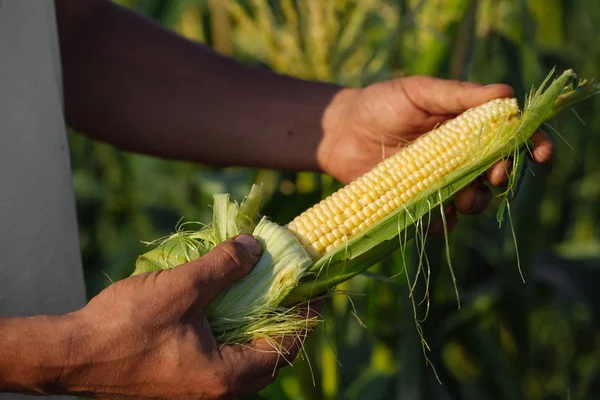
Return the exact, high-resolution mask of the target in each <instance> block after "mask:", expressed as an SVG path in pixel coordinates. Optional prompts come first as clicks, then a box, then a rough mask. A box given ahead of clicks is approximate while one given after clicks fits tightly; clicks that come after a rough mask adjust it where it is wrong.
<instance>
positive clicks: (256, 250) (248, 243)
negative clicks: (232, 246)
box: [233, 235, 262, 258]
mask: <svg viewBox="0 0 600 400" xmlns="http://www.w3.org/2000/svg"><path fill="white" fill-rule="evenodd" d="M233 241H234V242H237V243H239V244H241V245H242V246H244V248H245V249H246V251H247V252H248V253H250V254H251V255H252V256H254V257H256V258H258V257H260V254H261V253H262V246H261V245H260V243H259V242H258V240H256V239H254V238H253V237H252V236H251V235H240V236H238V237H236V238H235V239H234V240H233Z"/></svg>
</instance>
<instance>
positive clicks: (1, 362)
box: [0, 316, 75, 395]
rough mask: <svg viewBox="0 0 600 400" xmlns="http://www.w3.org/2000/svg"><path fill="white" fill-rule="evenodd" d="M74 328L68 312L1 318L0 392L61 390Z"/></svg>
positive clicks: (61, 391)
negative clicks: (65, 313) (59, 314)
mask: <svg viewBox="0 0 600 400" xmlns="http://www.w3.org/2000/svg"><path fill="white" fill-rule="evenodd" d="M74 331H75V330H74V329H73V322H72V320H71V317H70V316H36V317H19V318H0V393H2V392H14V393H25V394H39V395H44V394H60V393H63V392H64V388H63V387H62V383H61V378H62V375H63V372H64V368H65V366H66V365H68V362H69V358H70V356H71V349H72V345H71V343H72V341H73V335H74Z"/></svg>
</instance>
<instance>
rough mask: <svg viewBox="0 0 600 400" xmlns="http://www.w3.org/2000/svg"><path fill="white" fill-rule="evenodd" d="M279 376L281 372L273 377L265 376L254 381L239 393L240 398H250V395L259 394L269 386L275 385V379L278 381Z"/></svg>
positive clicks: (277, 372)
mask: <svg viewBox="0 0 600 400" xmlns="http://www.w3.org/2000/svg"><path fill="white" fill-rule="evenodd" d="M277 375H279V371H276V372H275V373H274V374H272V375H265V376H262V377H260V378H256V379H253V380H252V381H251V382H249V383H248V384H247V385H246V386H244V387H242V388H241V389H240V390H239V391H238V393H237V395H238V396H248V395H251V394H254V393H257V392H259V391H261V390H263V389H264V388H266V387H267V386H269V385H270V384H271V383H273V382H274V381H275V379H277Z"/></svg>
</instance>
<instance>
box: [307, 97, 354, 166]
mask: <svg viewBox="0 0 600 400" xmlns="http://www.w3.org/2000/svg"><path fill="white" fill-rule="evenodd" d="M360 93H361V89H356V88H342V89H340V90H339V91H338V92H337V93H336V94H335V96H333V97H332V99H331V102H330V103H329V105H328V106H327V108H326V109H325V111H324V112H323V118H322V130H323V133H322V138H321V142H320V143H319V147H318V149H317V154H316V156H317V164H318V167H319V169H320V170H321V171H323V172H325V173H328V174H330V175H333V176H336V173H335V171H333V170H332V168H331V165H330V164H331V159H332V155H333V152H334V148H335V147H336V146H335V145H336V143H337V142H338V141H339V140H344V139H343V135H344V134H345V133H347V132H344V129H346V128H344V127H343V124H344V122H346V121H348V120H349V119H350V118H351V114H352V113H353V107H352V104H353V103H355V101H356V98H357V97H358V96H359V95H360Z"/></svg>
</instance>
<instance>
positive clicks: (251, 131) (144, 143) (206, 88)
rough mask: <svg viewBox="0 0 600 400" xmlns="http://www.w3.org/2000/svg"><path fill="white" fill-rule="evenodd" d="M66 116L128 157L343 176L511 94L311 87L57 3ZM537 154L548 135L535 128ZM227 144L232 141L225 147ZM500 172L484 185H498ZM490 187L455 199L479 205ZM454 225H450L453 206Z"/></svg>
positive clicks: (422, 80) (125, 16)
mask: <svg viewBox="0 0 600 400" xmlns="http://www.w3.org/2000/svg"><path fill="white" fill-rule="evenodd" d="M56 4H57V14H58V20H59V27H60V41H61V48H62V56H63V68H64V75H65V91H66V93H65V99H66V117H67V120H68V122H69V123H70V124H71V125H72V126H73V127H74V128H76V129H78V130H80V131H81V132H84V133H85V134H87V135H89V136H91V137H93V138H95V139H98V140H101V141H106V142H109V143H112V144H114V145H116V146H118V147H121V148H124V149H128V150H131V151H135V152H140V153H146V154H152V155H155V156H160V157H167V158H173V159H182V160H190V161H197V162H202V163H208V164H212V165H243V166H251V167H264V168H274V169H286V170H295V171H298V170H309V171H323V172H326V173H329V174H331V175H333V176H334V177H336V178H337V179H339V180H341V181H342V182H346V183H347V182H349V181H351V180H352V179H354V178H355V177H357V176H359V175H360V174H362V173H365V172H367V171H368V170H370V169H371V168H372V167H373V166H374V165H375V164H376V163H377V162H378V161H380V160H381V157H382V144H383V145H384V148H385V153H386V155H390V154H392V153H394V152H396V151H398V150H399V148H400V147H401V145H400V144H404V143H406V142H407V141H410V140H413V139H414V138H416V137H417V136H419V135H421V134H423V133H425V132H427V131H429V130H431V129H432V128H434V127H435V125H437V124H439V123H440V122H442V121H444V120H446V119H448V118H452V117H454V116H456V115H457V114H460V113H461V112H463V111H465V110H467V109H469V108H471V107H475V106H477V105H479V104H481V103H483V102H485V101H488V100H491V99H494V98H497V97H508V96H511V95H512V88H510V87H509V86H507V85H502V84H498V85H491V86H483V85H479V84H476V83H470V82H458V81H447V80H442V79H436V78H433V77H428V76H415V77H409V78H401V79H396V80H393V81H387V82H381V83H377V84H374V85H371V86H369V87H367V88H365V89H350V88H343V87H340V86H337V85H331V84H325V83H318V82H307V81H303V80H299V79H294V78H291V77H286V76H282V75H278V74H274V73H271V72H268V71H264V70H260V69H257V68H252V67H248V66H245V65H242V64H240V63H237V62H235V61H234V60H232V59H230V58H227V57H224V56H221V55H219V54H217V53H215V52H214V51H212V50H211V49H209V48H207V47H206V46H203V45H202V44H198V43H193V42H191V41H188V40H186V39H184V38H182V37H180V36H178V35H175V34H173V33H171V32H168V31H166V30H165V29H163V28H162V27H160V26H159V25H158V24H156V23H154V22H152V21H150V20H148V19H145V18H143V17H141V16H138V15H136V14H134V13H132V12H130V11H128V10H125V9H123V8H120V7H119V6H117V5H114V4H113V3H111V2H108V1H105V0H87V1H85V2H82V1H78V0H56ZM534 141H535V143H536V146H535V148H534V150H533V159H534V160H535V161H536V162H545V161H546V160H548V159H549V158H550V156H551V154H552V142H551V141H550V139H549V138H548V137H547V135H545V134H543V133H541V132H538V133H536V135H535V136H534ZM231 143H235V146H232V145H231ZM505 170H506V167H505V166H504V165H497V166H496V167H495V168H492V169H491V170H490V172H489V174H488V179H489V182H490V183H491V184H493V185H501V184H502V183H503V182H504V181H505V179H506V174H505V172H504V171H505ZM491 198H492V196H491V193H490V191H489V189H488V188H487V187H486V186H482V185H474V186H473V187H470V188H467V189H465V190H463V191H462V192H461V193H460V194H459V195H457V196H456V198H455V201H454V205H455V209H456V210H458V211H459V212H462V213H467V214H475V213H479V212H482V211H483V210H484V209H485V208H486V207H487V206H488V204H489V203H490V201H491ZM450 214H451V215H450V221H449V222H450V223H451V224H452V221H455V220H456V214H455V212H451V213H450Z"/></svg>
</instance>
